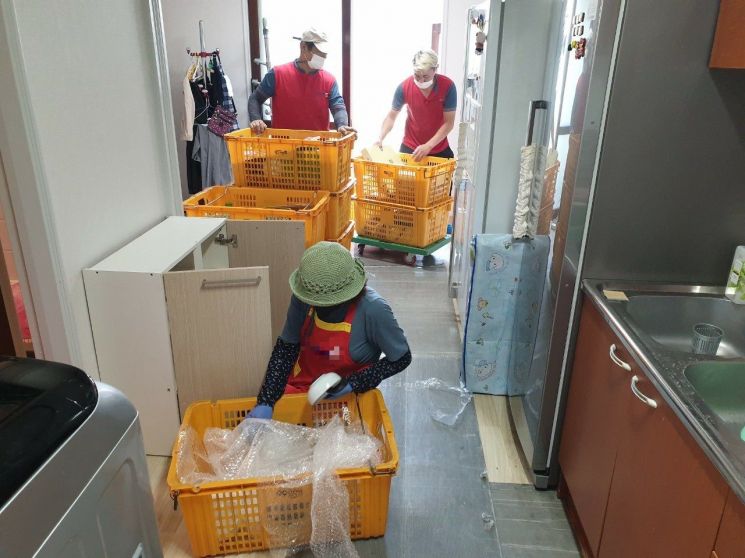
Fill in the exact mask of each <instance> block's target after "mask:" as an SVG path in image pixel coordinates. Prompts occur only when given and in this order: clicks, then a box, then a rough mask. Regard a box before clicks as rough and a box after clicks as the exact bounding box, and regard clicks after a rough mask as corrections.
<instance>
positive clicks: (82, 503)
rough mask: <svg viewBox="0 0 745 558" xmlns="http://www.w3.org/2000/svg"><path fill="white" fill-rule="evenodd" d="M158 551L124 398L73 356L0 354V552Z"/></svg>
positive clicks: (127, 557)
mask: <svg viewBox="0 0 745 558" xmlns="http://www.w3.org/2000/svg"><path fill="white" fill-rule="evenodd" d="M162 555H163V554H162V550H161V546H160V541H159V539H158V527H157V524H156V520H155V511H154V508H153V499H152V494H151V491H150V484H149V481H148V471H147V462H146V461H145V450H144V446H143V442H142V433H141V431H140V425H139V421H138V419H137V411H136V410H135V408H134V407H133V406H132V404H131V403H130V402H129V401H128V400H127V398H126V397H124V395H123V394H122V393H121V392H120V391H118V390H116V389H114V388H112V387H111V386H108V385H106V384H102V383H96V382H94V381H93V380H92V379H91V378H90V377H89V376H88V375H87V374H85V373H84V372H83V371H82V370H79V369H78V368H75V367H73V366H69V365H66V364H60V363H55V362H48V361H43V360H36V359H21V358H12V357H0V556H3V557H5V556H7V557H13V558H25V557H50V558H51V557H55V558H81V557H86V558H99V557H104V556H105V557H107V558H156V557H161V556H162Z"/></svg>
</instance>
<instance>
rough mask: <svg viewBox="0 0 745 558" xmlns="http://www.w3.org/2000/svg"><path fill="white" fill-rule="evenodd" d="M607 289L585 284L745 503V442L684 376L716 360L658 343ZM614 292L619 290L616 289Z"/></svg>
mask: <svg viewBox="0 0 745 558" xmlns="http://www.w3.org/2000/svg"><path fill="white" fill-rule="evenodd" d="M607 286H608V285H604V284H603V283H602V282H598V281H592V280H584V281H583V282H582V289H583V291H584V293H585V295H586V296H588V297H589V298H590V300H592V302H593V303H594V304H595V306H596V307H597V308H598V309H599V310H600V313H601V314H602V316H603V318H604V319H605V321H606V322H607V323H608V325H609V326H610V327H611V329H612V330H613V331H614V332H615V333H616V335H618V337H619V338H620V339H621V341H622V342H623V343H624V345H625V346H626V348H627V349H628V350H629V352H630V353H631V355H632V356H633V357H634V358H635V360H636V361H637V363H638V364H639V365H640V366H641V368H642V370H643V371H644V373H645V374H646V375H647V376H648V378H649V380H650V381H651V382H652V383H653V384H654V385H655V387H656V388H657V390H658V391H659V392H660V394H661V395H662V396H663V398H664V399H665V401H667V403H668V404H669V405H670V407H671V408H672V409H673V411H674V412H675V414H676V415H677V416H678V417H679V418H680V420H681V421H682V422H683V424H684V425H685V427H686V429H687V430H688V431H689V432H690V433H691V435H692V436H693V437H694V439H695V440H696V441H697V442H698V444H699V446H701V448H702V449H703V450H704V452H705V453H706V455H707V456H708V457H709V459H711V461H712V463H713V464H714V465H715V466H716V468H717V469H718V470H719V472H720V473H721V474H722V476H723V477H724V479H725V480H726V481H727V483H728V484H729V486H730V487H731V488H732V490H733V492H735V494H737V495H738V496H739V498H740V500H741V501H742V502H743V503H745V442H743V441H742V440H741V439H740V437H739V435H736V434H735V433H733V432H732V431H731V430H730V429H728V428H727V427H726V426H725V424H724V423H723V422H722V421H721V420H720V419H719V418H718V417H717V416H716V415H715V414H714V413H713V412H712V411H711V410H710V409H709V407H708V406H707V405H706V403H704V401H703V400H702V399H701V398H700V397H699V395H698V394H697V393H696V391H695V390H694V388H693V386H692V385H691V383H690V382H689V381H688V379H687V378H686V377H685V375H684V370H685V368H686V367H687V366H688V365H690V364H694V363H697V362H702V361H711V360H712V357H701V356H697V355H693V354H690V355H687V354H685V353H681V352H677V351H671V350H668V349H666V348H665V347H663V346H662V345H660V344H659V343H657V342H656V341H654V340H653V339H652V338H651V337H650V336H649V335H647V334H645V333H644V332H643V331H641V330H639V329H638V328H636V326H635V325H634V324H633V322H631V320H627V319H626V318H625V317H624V311H623V306H622V304H621V303H617V302H614V301H611V300H608V299H606V298H605V296H604V295H603V294H602V290H603V288H604V287H607ZM613 288H614V290H615V288H616V286H615V285H614V286H613ZM625 290H626V291H627V292H633V291H634V286H633V284H628V285H626V289H625ZM716 360H724V359H716ZM743 405H745V401H743Z"/></svg>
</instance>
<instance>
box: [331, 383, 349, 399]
mask: <svg viewBox="0 0 745 558" xmlns="http://www.w3.org/2000/svg"><path fill="white" fill-rule="evenodd" d="M350 393H352V384H350V383H349V381H348V380H346V379H344V380H342V381H341V382H339V383H338V384H337V385H335V386H334V387H332V388H331V389H330V390H328V392H327V393H326V397H324V399H339V398H340V397H344V396H345V395H349V394H350Z"/></svg>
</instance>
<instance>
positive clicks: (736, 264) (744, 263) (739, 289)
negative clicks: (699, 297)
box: [724, 246, 745, 304]
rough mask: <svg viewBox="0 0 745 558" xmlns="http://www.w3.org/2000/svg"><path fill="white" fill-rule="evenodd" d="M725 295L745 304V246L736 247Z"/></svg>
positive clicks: (733, 300)
mask: <svg viewBox="0 0 745 558" xmlns="http://www.w3.org/2000/svg"><path fill="white" fill-rule="evenodd" d="M724 296H726V297H727V298H728V299H730V300H731V301H732V302H734V303H735V304H745V246H738V247H737V248H736V249H735V257H734V258H733V259H732V266H731V267H730V271H729V276H728V277H727V287H726V288H725V290H724Z"/></svg>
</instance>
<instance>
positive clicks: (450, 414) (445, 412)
mask: <svg viewBox="0 0 745 558" xmlns="http://www.w3.org/2000/svg"><path fill="white" fill-rule="evenodd" d="M413 387H414V388H415V389H425V390H426V393H427V399H428V401H429V414H430V416H431V417H432V418H433V419H434V420H436V421H437V422H439V423H442V424H444V425H446V426H455V424H456V423H457V422H458V419H459V418H460V416H461V415H462V414H463V411H464V410H465V409H466V407H467V406H468V404H469V403H470V402H471V399H472V397H473V395H471V392H470V391H468V390H467V389H466V387H465V386H464V385H463V383H462V382H460V383H459V385H457V386H454V385H449V384H447V383H445V382H443V381H442V380H440V379H438V378H428V379H427V380H421V381H419V382H415V383H414V384H413Z"/></svg>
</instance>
